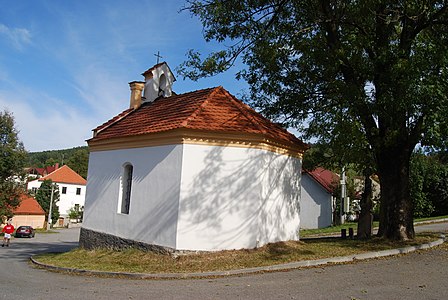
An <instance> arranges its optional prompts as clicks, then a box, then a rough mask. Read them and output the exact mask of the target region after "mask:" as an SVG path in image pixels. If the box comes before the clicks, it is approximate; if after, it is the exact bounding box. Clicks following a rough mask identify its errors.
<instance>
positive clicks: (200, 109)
mask: <svg viewBox="0 0 448 300" xmlns="http://www.w3.org/2000/svg"><path fill="white" fill-rule="evenodd" d="M219 88H220V86H219V87H214V88H209V89H210V91H209V92H208V95H207V97H206V98H205V99H204V100H203V101H202V103H201V104H200V105H199V106H198V107H197V108H196V109H195V110H194V112H193V113H192V114H191V115H189V116H188V117H187V118H186V119H185V120H184V121H182V123H180V127H187V126H188V123H189V122H190V121H191V120H193V119H194V118H196V117H197V116H198V115H199V114H200V113H201V111H202V109H203V108H204V107H205V106H206V105H207V104H208V103H209V102H210V101H209V100H210V98H211V96H212V95H214V94H216V92H217V90H218V89H219ZM204 90H208V89H204Z"/></svg>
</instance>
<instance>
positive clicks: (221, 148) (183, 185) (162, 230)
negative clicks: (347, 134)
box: [80, 63, 307, 252]
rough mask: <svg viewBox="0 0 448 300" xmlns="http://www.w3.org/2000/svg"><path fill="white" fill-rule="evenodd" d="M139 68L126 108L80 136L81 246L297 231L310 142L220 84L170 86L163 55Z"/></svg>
mask: <svg viewBox="0 0 448 300" xmlns="http://www.w3.org/2000/svg"><path fill="white" fill-rule="evenodd" d="M143 75H144V76H145V82H139V81H134V82H131V83H130V87H131V99H130V108H129V109H126V110H125V111H123V112H122V113H121V114H119V115H117V116H116V117H114V118H112V119H111V120H109V121H108V122H106V123H104V124H103V125H101V126H99V127H97V128H96V129H94V133H93V137H92V138H91V139H89V140H88V141H87V142H88V145H89V148H90V158H89V169H88V170H89V173H88V178H87V181H88V184H87V196H86V205H85V209H84V219H83V225H82V228H81V233H80V245H81V246H82V247H85V248H95V247H102V246H103V247H111V248H123V247H129V246H136V247H140V248H144V249H152V250H159V251H163V252H165V251H169V252H170V251H176V250H181V251H182V250H187V251H188V250H193V251H194V250H205V251H216V250H223V249H240V248H254V247H257V246H262V245H265V244H267V243H270V242H277V241H284V240H298V238H299V235H298V234H299V227H300V219H299V202H300V174H301V163H302V154H303V152H304V151H305V149H307V145H305V144H304V143H303V142H302V141H300V140H299V139H298V138H296V137H295V136H294V135H293V134H291V133H289V132H287V131H286V130H284V129H283V128H281V127H280V126H278V125H276V124H274V123H272V122H270V121H269V120H267V119H265V118H264V117H262V116H261V115H260V114H258V113H256V112H255V111H254V110H252V109H251V108H250V107H249V106H247V105H245V104H244V103H243V102H241V101H240V100H238V99H236V98H235V97H234V96H232V95H231V94H229V92H227V91H226V90H225V89H224V88H222V87H217V88H209V89H203V90H198V91H194V92H189V93H185V94H175V93H174V92H173V91H172V84H173V82H174V80H175V79H174V76H173V74H172V73H171V70H170V69H169V67H168V66H167V64H166V63H160V64H157V65H155V66H154V67H152V68H150V69H149V70H147V71H146V72H145V73H143ZM143 90H144V92H143V97H142V91H143ZM297 174H298V176H297Z"/></svg>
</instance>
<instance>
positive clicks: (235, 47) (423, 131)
mask: <svg viewBox="0 0 448 300" xmlns="http://www.w3.org/2000/svg"><path fill="white" fill-rule="evenodd" d="M187 2H188V4H187V5H186V7H185V8H186V9H187V10H189V11H190V12H191V13H192V14H193V15H196V16H197V17H199V18H200V20H201V21H202V24H203V27H204V36H205V39H206V40H207V41H212V40H216V41H218V42H222V43H223V44H226V45H227V47H226V48H223V49H222V50H220V51H216V52H213V53H211V54H210V55H209V56H208V57H206V58H205V59H202V58H201V55H200V54H199V53H198V52H195V51H193V50H191V51H190V52H189V59H188V60H187V62H185V63H184V64H183V65H182V66H181V67H180V68H179V71H181V72H182V73H183V75H184V76H187V77H190V78H192V79H198V78H200V77H202V76H208V75H213V74H216V73H218V72H222V71H224V70H226V69H227V68H229V67H230V66H231V65H233V64H234V62H235V60H236V59H237V58H238V57H241V58H242V61H243V63H245V65H246V66H247V68H245V69H244V70H241V71H240V72H239V73H238V74H237V75H238V76H239V77H242V78H244V79H246V80H247V81H248V83H249V84H250V86H251V95H250V99H251V101H252V104H254V105H256V106H257V107H258V108H259V109H260V110H261V111H262V112H263V113H264V114H266V115H267V116H269V117H271V118H272V119H275V120H277V121H281V122H283V123H285V124H287V125H290V126H293V127H296V128H298V129H299V130H301V131H303V132H304V134H306V136H307V137H313V136H314V137H317V138H319V137H321V135H322V134H324V133H325V132H329V131H330V130H331V129H332V128H333V127H337V128H341V129H343V128H350V130H348V131H347V135H349V137H350V138H348V139H340V140H341V142H344V141H345V146H346V147H347V149H350V147H352V146H353V142H355V143H357V144H360V145H367V147H366V148H365V151H366V154H367V155H371V157H373V160H374V169H375V171H376V172H377V173H378V175H379V178H380V183H381V208H380V228H379V232H378V235H380V236H384V237H386V238H389V239H402V240H406V239H412V238H413V237H414V227H413V217H412V210H413V207H412V200H411V198H410V192H409V190H410V188H409V162H410V157H411V154H412V152H413V150H414V148H415V146H416V145H417V144H418V143H423V144H427V145H441V144H443V143H441V140H442V138H443V137H446V136H447V134H446V133H447V132H446V131H447V129H446V128H448V124H447V123H448V122H447V118H446V115H447V114H448V98H447V95H448V82H447V78H448V70H447V68H448V1H446V0H438V1H436V0H425V1H421V0H409V1H382V0H365V1H341V0H339V1H331V0H305V1H300V0H259V1H252V0H226V1H223V0H221V1H220V0H202V1H195V0H191V1H187ZM229 45H230V46H229ZM339 133H343V131H339ZM354 137H356V140H354ZM348 151H349V150H348Z"/></svg>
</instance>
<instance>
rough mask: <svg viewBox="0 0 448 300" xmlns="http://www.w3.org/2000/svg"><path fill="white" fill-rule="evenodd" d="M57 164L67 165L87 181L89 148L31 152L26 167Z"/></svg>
mask: <svg viewBox="0 0 448 300" xmlns="http://www.w3.org/2000/svg"><path fill="white" fill-rule="evenodd" d="M56 163H59V165H61V166H62V165H67V166H69V167H70V168H71V169H72V170H74V171H75V172H76V173H78V174H79V175H81V176H82V177H84V178H85V179H87V168H88V165H89V148H88V147H87V146H82V147H75V148H70V149H61V150H47V151H41V152H29V153H28V157H27V162H26V164H25V165H26V166H27V167H36V168H42V167H45V166H52V165H54V164H56Z"/></svg>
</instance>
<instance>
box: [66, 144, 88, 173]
mask: <svg viewBox="0 0 448 300" xmlns="http://www.w3.org/2000/svg"><path fill="white" fill-rule="evenodd" d="M88 164H89V150H88V148H81V149H78V150H76V151H75V152H74V153H73V154H72V155H71V156H70V158H69V159H68V160H67V165H68V166H69V167H70V168H71V169H72V170H73V171H75V172H76V173H78V174H79V175H81V176H82V177H84V178H87V169H88Z"/></svg>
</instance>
